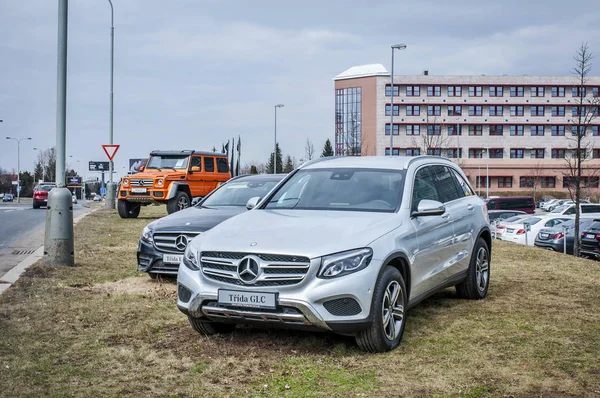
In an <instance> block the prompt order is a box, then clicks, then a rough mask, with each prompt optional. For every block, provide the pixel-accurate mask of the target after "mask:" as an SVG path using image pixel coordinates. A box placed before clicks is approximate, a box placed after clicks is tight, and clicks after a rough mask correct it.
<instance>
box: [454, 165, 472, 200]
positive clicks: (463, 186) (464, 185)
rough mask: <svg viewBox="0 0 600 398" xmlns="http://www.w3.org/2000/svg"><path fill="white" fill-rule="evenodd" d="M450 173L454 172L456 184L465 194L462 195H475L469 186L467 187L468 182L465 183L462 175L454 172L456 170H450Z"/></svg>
mask: <svg viewBox="0 0 600 398" xmlns="http://www.w3.org/2000/svg"><path fill="white" fill-rule="evenodd" d="M452 173H453V174H454V178H456V181H457V182H458V185H459V186H460V190H461V191H463V192H464V194H465V195H464V196H471V195H475V192H473V190H472V189H471V187H469V184H467V182H466V181H465V180H464V178H462V176H461V175H460V174H458V173H457V172H456V170H452Z"/></svg>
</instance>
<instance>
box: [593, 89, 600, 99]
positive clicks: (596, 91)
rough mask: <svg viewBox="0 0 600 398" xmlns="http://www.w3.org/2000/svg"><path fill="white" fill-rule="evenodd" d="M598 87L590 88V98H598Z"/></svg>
mask: <svg viewBox="0 0 600 398" xmlns="http://www.w3.org/2000/svg"><path fill="white" fill-rule="evenodd" d="M599 88H600V87H592V97H598V89H599Z"/></svg>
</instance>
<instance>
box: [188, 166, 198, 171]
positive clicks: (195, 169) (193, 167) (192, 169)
mask: <svg viewBox="0 0 600 398" xmlns="http://www.w3.org/2000/svg"><path fill="white" fill-rule="evenodd" d="M190 171H192V172H194V171H200V166H192V168H191V169H190Z"/></svg>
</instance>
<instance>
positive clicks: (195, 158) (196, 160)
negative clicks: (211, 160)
mask: <svg viewBox="0 0 600 398" xmlns="http://www.w3.org/2000/svg"><path fill="white" fill-rule="evenodd" d="M190 166H191V167H201V166H202V165H201V164H200V156H193V157H192V163H191V165H190Z"/></svg>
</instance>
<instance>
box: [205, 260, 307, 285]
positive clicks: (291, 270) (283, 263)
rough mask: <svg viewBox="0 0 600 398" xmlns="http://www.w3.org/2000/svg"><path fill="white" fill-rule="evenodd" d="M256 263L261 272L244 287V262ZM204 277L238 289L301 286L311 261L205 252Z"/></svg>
mask: <svg viewBox="0 0 600 398" xmlns="http://www.w3.org/2000/svg"><path fill="white" fill-rule="evenodd" d="M247 256H252V257H253V258H254V259H257V262H258V266H259V272H258V277H257V278H256V280H255V281H254V282H253V283H248V284H246V283H244V282H243V281H242V280H241V279H240V278H239V276H238V266H239V264H240V262H241V260H242V259H244V258H246V257H247ZM200 264H201V266H202V273H203V274H204V276H206V277H207V278H209V279H212V280H216V281H219V282H223V283H229V284H232V285H237V286H247V285H250V286H287V285H295V284H297V283H300V282H301V281H302V280H303V279H304V277H305V276H306V274H307V272H308V269H309V267H310V259H309V258H308V257H303V256H293V255H286V254H267V253H244V252H202V253H201V255H200Z"/></svg>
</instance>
